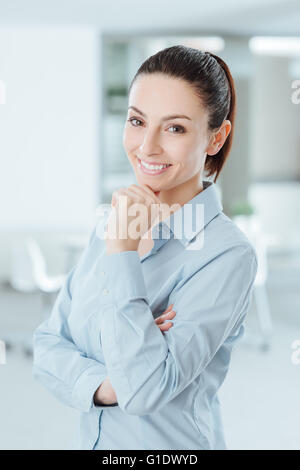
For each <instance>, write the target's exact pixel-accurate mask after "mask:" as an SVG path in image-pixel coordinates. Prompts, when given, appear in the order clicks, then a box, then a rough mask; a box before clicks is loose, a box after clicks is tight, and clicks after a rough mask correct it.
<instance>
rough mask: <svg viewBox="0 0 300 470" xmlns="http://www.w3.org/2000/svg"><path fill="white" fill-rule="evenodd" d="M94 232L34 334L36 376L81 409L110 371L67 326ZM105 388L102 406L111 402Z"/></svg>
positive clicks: (87, 405)
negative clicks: (79, 273) (73, 290)
mask: <svg viewBox="0 0 300 470" xmlns="http://www.w3.org/2000/svg"><path fill="white" fill-rule="evenodd" d="M95 232H96V229H94V230H93V232H92V235H91V237H90V240H89V244H88V246H87V247H86V249H85V250H84V252H83V254H82V257H81V259H80V261H79V263H78V265H77V266H75V267H74V268H73V269H72V270H71V271H70V272H69V274H68V276H67V278H66V281H65V283H64V285H63V287H62V288H61V290H60V292H59V294H58V296H57V298H56V301H55V304H54V306H53V309H52V312H51V315H50V317H49V318H48V319H47V320H45V321H44V322H43V323H42V324H41V325H40V326H39V327H38V328H37V329H36V330H35V331H34V334H33V346H34V348H33V349H34V356H33V369H32V373H33V376H34V378H35V379H37V380H38V381H40V382H41V383H42V384H43V385H44V386H45V387H46V388H47V389H48V390H49V391H50V392H51V393H53V395H55V396H56V398H58V399H59V400H60V401H62V402H63V403H65V404H67V405H69V406H71V407H74V408H76V409H77V410H79V411H89V409H90V408H91V407H94V406H96V405H95V403H94V401H93V398H94V393H95V390H96V389H98V387H99V386H100V384H101V383H102V382H103V381H104V379H105V378H106V377H107V375H108V374H107V370H106V367H105V365H104V364H102V363H100V362H99V361H96V360H94V359H91V358H88V357H86V356H85V354H84V353H83V352H82V351H80V350H79V349H78V347H77V346H76V345H75V344H74V342H73V339H72V336H71V333H70V330H69V327H68V316H69V314H70V310H71V302H72V294H71V282H72V280H73V277H74V273H75V272H76V269H77V267H78V266H79V264H80V262H81V261H82V260H83V258H84V257H85V255H86V253H87V251H88V249H89V247H90V245H91V243H92V241H93V239H94V237H95ZM103 392H104V393H103V394H102V398H103V400H104V401H103V403H101V406H108V405H107V403H108V402H109V399H108V398H109V397H108V395H107V387H105V388H103ZM105 404H106V405H105ZM99 405H100V403H99Z"/></svg>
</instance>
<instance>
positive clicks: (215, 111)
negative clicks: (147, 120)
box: [129, 44, 236, 182]
mask: <svg viewBox="0 0 300 470" xmlns="http://www.w3.org/2000/svg"><path fill="white" fill-rule="evenodd" d="M153 73H163V74H165V75H167V76H169V77H174V78H180V79H183V80H185V81H186V82H188V83H189V84H191V85H192V86H193V88H194V90H195V92H196V95H197V96H198V97H199V98H200V99H201V100H202V102H203V104H204V106H205V107H206V109H207V110H208V130H209V131H213V130H217V129H218V128H219V127H220V126H221V124H222V122H223V121H224V119H228V120H229V121H230V122H231V130H230V133H229V135H228V136H227V138H226V140H225V143H224V144H223V146H222V147H221V149H220V150H219V152H217V153H216V154H215V155H211V156H210V155H207V157H206V162H205V170H206V171H207V176H213V175H215V177H214V182H216V180H217V178H218V176H219V173H220V171H221V169H222V168H223V165H224V163H225V161H226V159H227V157H228V155H229V152H230V148H231V145H232V138H233V129H234V120H235V114H236V95H235V86H234V82H233V78H232V76H231V73H230V71H229V68H228V66H227V65H226V63H225V62H224V61H223V60H222V59H221V58H220V57H218V56H216V55H214V54H211V53H210V52H203V51H200V50H199V49H194V48H192V47H187V46H183V45H181V44H180V45H176V46H172V47H167V48H165V49H163V50H161V51H159V52H157V53H156V54H154V55H152V56H150V57H149V58H148V59H146V60H145V62H143V63H142V65H141V66H140V67H139V69H138V70H137V72H136V74H135V76H134V77H133V79H132V81H131V84H130V87H129V93H130V90H131V88H132V85H133V83H134V82H135V80H136V79H137V77H138V76H139V75H141V74H145V75H146V74H153Z"/></svg>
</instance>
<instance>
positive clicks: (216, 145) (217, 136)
mask: <svg viewBox="0 0 300 470" xmlns="http://www.w3.org/2000/svg"><path fill="white" fill-rule="evenodd" d="M230 131H231V122H230V121H228V119H226V120H225V121H223V123H222V125H221V127H220V128H219V129H218V130H217V131H216V132H214V133H213V134H212V135H211V137H210V140H209V143H208V146H207V147H206V153H207V155H215V154H216V153H218V152H219V150H220V149H221V148H222V147H223V145H224V143H225V140H226V139H227V136H228V135H229V132H230Z"/></svg>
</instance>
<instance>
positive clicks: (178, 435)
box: [33, 45, 257, 450]
mask: <svg viewBox="0 0 300 470" xmlns="http://www.w3.org/2000/svg"><path fill="white" fill-rule="evenodd" d="M234 116H235V89H234V83H233V79H232V76H231V74H230V71H229V69H228V67H227V65H226V64H225V63H224V62H223V61H222V60H221V59H220V58H219V57H217V56H215V55H213V54H210V53H208V52H201V51H199V50H196V49H193V48H188V47H185V46H181V45H178V46H174V47H169V48H166V49H164V50H162V51H159V52H158V53H157V54H155V55H153V56H151V57H149V58H148V59H147V60H146V61H145V62H144V63H143V64H142V65H141V67H140V68H139V69H138V71H137V73H136V75H135V76H134V78H133V80H132V83H131V86H130V89H129V108H128V116H127V120H126V123H125V127H124V138H123V145H124V148H125V150H126V153H127V157H128V158H129V161H130V163H131V165H132V167H133V169H134V172H135V176H136V179H137V182H138V184H137V185H135V184H133V185H131V186H130V187H129V188H120V189H119V190H117V191H115V192H114V193H113V196H112V205H111V209H112V210H111V212H110V217H109V218H108V219H107V218H106V217H104V218H103V219H102V221H101V222H100V223H99V225H98V226H96V227H95V228H94V230H93V232H92V234H91V237H90V241H89V244H88V246H87V247H86V249H85V250H84V253H83V255H82V257H81V259H80V261H79V263H78V264H77V266H75V268H73V269H72V270H71V272H70V273H69V274H68V277H67V280H66V283H65V285H64V286H63V288H62V289H61V291H60V293H59V295H58V297H57V299H56V302H55V305H54V308H53V310H52V313H51V316H50V318H49V319H47V320H46V321H44V322H43V323H42V324H41V325H40V326H39V327H38V328H37V330H36V331H35V333H34V366H33V373H34V376H35V377H36V378H37V379H38V380H40V381H41V382H42V383H43V384H44V385H45V386H46V387H47V388H48V389H49V390H50V391H51V392H52V393H53V394H54V395H55V396H56V397H57V398H58V399H59V400H61V401H62V402H64V403H65V404H67V405H69V406H72V407H74V408H76V409H77V410H80V411H81V425H80V448H83V449H97V450H104V449H110V450H111V449H226V448H227V447H226V442H225V437H224V431H223V425H222V418H221V410H220V404H219V399H218V395H217V392H218V390H219V388H220V386H221V384H222V383H223V381H224V379H225V376H226V373H227V370H228V367H229V362H230V356H231V351H232V348H233V345H234V344H235V343H236V341H237V340H238V339H239V338H240V337H241V335H242V334H243V331H244V326H243V322H244V319H245V316H246V313H247V310H248V307H249V302H250V298H251V293H252V286H253V282H254V279H255V276H256V270H257V260H256V255H255V252H254V249H253V248H252V246H251V244H250V242H249V241H248V239H247V238H246V237H245V235H244V234H243V233H242V232H241V231H240V230H239V229H238V228H237V226H236V225H235V224H234V223H233V222H232V221H231V220H230V219H229V218H228V217H227V216H226V215H225V214H224V213H223V212H222V205H221V203H220V200H219V198H218V195H217V191H216V188H215V182H216V179H217V177H218V175H219V173H220V171H221V169H222V167H223V165H224V163H225V161H226V159H227V157H228V153H229V150H230V147H231V143H232V136H233V126H234ZM151 165H152V167H151ZM204 172H206V175H204ZM212 176H213V177H214V182H211V181H209V180H208V179H204V178H209V177H212ZM124 201H125V202H124ZM135 204H137V205H138V206H139V207H140V208H142V210H140V211H139V215H137V214H136V212H138V211H136V212H134V211H133V208H134V206H135ZM153 208H154V209H155V210H154V211H153V213H152V212H151V211H152V209H153ZM189 209H191V210H189ZM191 211H192V213H191ZM150 212H151V217H150ZM195 214H196V215H195ZM153 220H154V222H153ZM157 220H159V223H156V221H157ZM116 229H118V230H116ZM114 230H115V231H114ZM124 233H125V236H124ZM173 307H174V309H173V313H172V312H170V309H171V308H173ZM166 310H168V311H169V314H170V316H169V318H168V317H167V318H168V319H169V320H170V319H173V324H172V323H170V322H169V324H167V326H166V324H164V323H163V317H161V313H162V312H165V311H166ZM175 313H176V316H175ZM163 325H164V327H163ZM162 333H163V334H162Z"/></svg>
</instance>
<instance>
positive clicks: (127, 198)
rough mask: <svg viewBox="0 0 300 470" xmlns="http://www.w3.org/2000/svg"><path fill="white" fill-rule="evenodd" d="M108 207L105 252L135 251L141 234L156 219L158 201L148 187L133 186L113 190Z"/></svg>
mask: <svg viewBox="0 0 300 470" xmlns="http://www.w3.org/2000/svg"><path fill="white" fill-rule="evenodd" d="M111 205H112V207H113V210H112V212H111V214H110V216H109V218H108V221H107V225H106V229H107V237H106V239H105V243H106V247H107V253H114V252H118V251H131V250H137V249H138V246H139V242H140V240H141V238H142V237H143V235H144V234H145V233H147V232H149V229H150V228H151V227H152V225H153V224H154V223H155V222H156V221H157V219H158V215H159V213H160V210H161V203H160V200H159V198H158V197H157V196H156V194H155V193H154V192H153V191H152V189H151V188H150V187H149V186H147V185H141V186H137V185H136V184H132V185H131V186H129V188H120V189H118V190H116V191H114V192H113V194H112V201H111ZM134 206H135V207H134ZM138 227H139V230H138Z"/></svg>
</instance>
